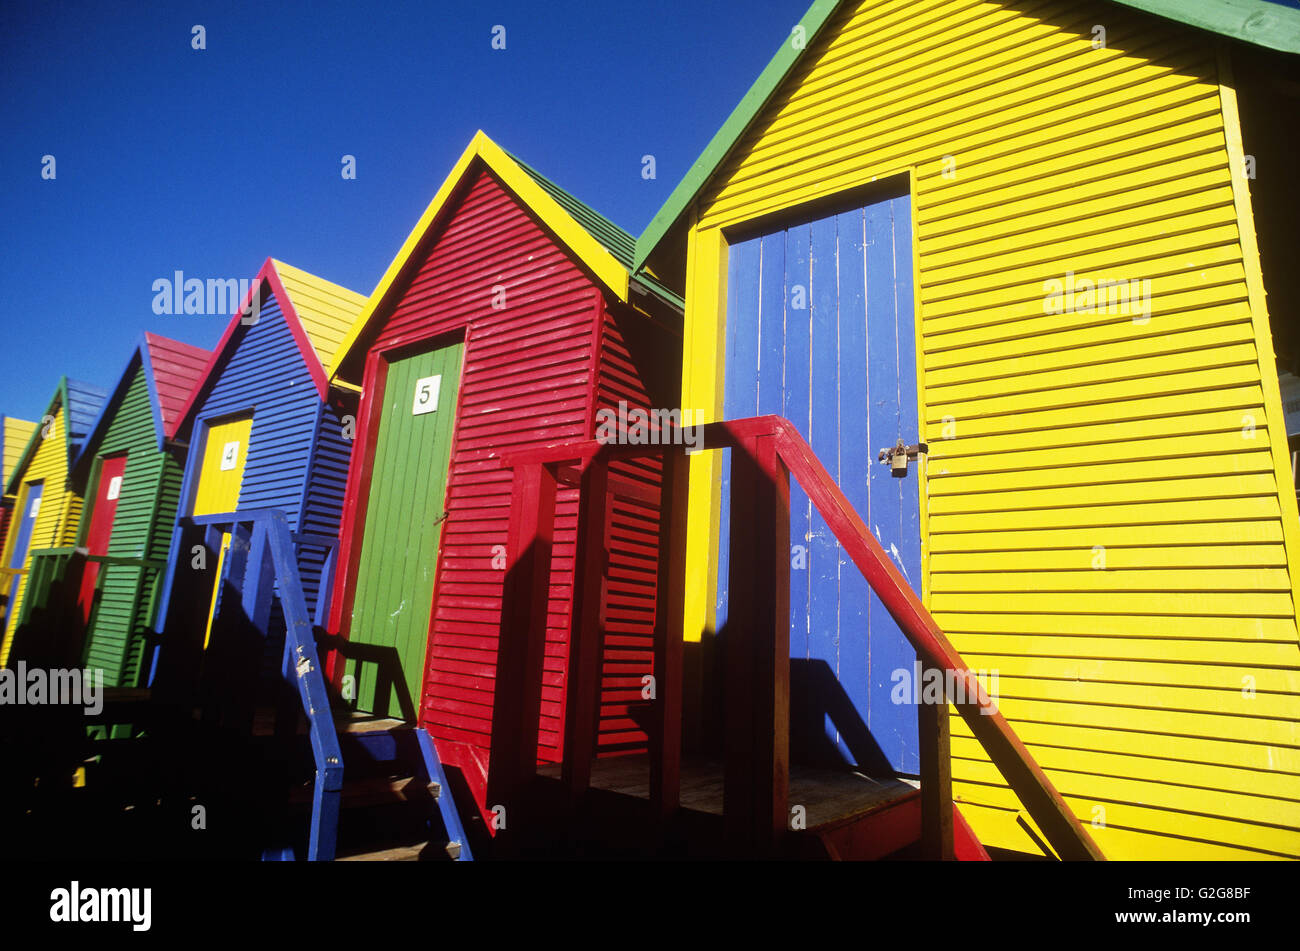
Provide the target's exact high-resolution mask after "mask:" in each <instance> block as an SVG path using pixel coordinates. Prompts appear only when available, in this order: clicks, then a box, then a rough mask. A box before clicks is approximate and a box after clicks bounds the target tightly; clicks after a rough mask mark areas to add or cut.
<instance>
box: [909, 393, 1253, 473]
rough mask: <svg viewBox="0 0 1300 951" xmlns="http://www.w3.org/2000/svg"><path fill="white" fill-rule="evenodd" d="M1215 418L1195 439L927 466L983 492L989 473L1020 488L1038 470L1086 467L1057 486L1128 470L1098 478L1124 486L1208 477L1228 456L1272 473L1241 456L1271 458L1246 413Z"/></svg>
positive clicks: (1107, 436) (1107, 442)
mask: <svg viewBox="0 0 1300 951" xmlns="http://www.w3.org/2000/svg"><path fill="white" fill-rule="evenodd" d="M1206 415H1209V414H1206ZM1214 415H1219V416H1221V420H1220V421H1221V427H1220V428H1219V430H1218V431H1217V432H1208V433H1198V434H1195V435H1183V434H1177V435H1173V436H1163V435H1161V436H1149V437H1146V438H1142V437H1138V438H1136V439H1114V438H1113V436H1114V433H1113V432H1105V433H1104V434H1103V437H1102V438H1101V439H1098V440H1096V441H1094V442H1088V441H1082V442H1074V443H1072V444H1070V445H1065V446H1056V447H1045V448H1042V449H1023V450H1019V451H1010V450H1005V449H1003V450H1001V451H998V452H988V453H984V454H978V453H964V454H962V455H951V456H942V457H938V458H936V457H934V456H931V457H930V459H929V461H928V464H927V466H926V474H927V476H928V477H929V479H931V480H933V479H945V478H951V477H965V481H966V482H972V481H973V480H972V478H971V477H978V478H979V480H980V481H981V487H983V485H984V484H986V483H987V479H985V478H984V477H985V476H986V475H987V474H988V473H993V472H1004V473H1007V474H1008V477H1009V478H1010V479H1012V480H1013V481H1010V482H1008V483H1007V484H1008V485H1013V484H1026V485H1027V484H1030V483H1016V482H1015V481H1014V479H1015V477H1016V474H1019V473H1027V472H1028V471H1029V470H1033V469H1057V468H1058V467H1073V466H1078V467H1082V468H1081V469H1080V470H1079V471H1070V472H1064V473H1058V476H1057V477H1056V478H1054V479H1053V480H1052V483H1051V484H1058V485H1059V484H1060V483H1061V479H1062V478H1065V479H1071V480H1072V481H1075V479H1074V477H1076V476H1081V475H1082V476H1085V477H1088V478H1091V476H1088V473H1092V472H1093V470H1092V468H1091V467H1092V466H1094V465H1098V464H1106V463H1111V464H1117V465H1121V466H1124V467H1125V468H1124V469H1121V470H1119V471H1118V472H1111V473H1104V472H1100V471H1098V472H1097V473H1096V475H1098V476H1099V477H1101V478H1117V479H1118V480H1121V481H1131V480H1132V479H1135V478H1138V477H1139V475H1147V474H1149V476H1150V477H1151V478H1162V477H1167V476H1173V475H1192V474H1194V473H1196V472H1198V471H1202V469H1204V470H1205V471H1213V467H1218V466H1220V465H1221V464H1222V463H1221V462H1220V461H1219V460H1215V459H1211V458H1209V457H1212V456H1216V455H1220V454H1223V453H1230V454H1232V455H1234V456H1237V457H1238V458H1236V459H1234V460H1232V462H1231V463H1230V465H1231V466H1232V467H1233V468H1234V469H1235V471H1238V472H1246V471H1253V472H1262V471H1266V470H1264V469H1259V468H1255V466H1254V464H1252V465H1251V466H1250V467H1249V468H1247V467H1246V466H1245V465H1244V464H1243V459H1242V458H1241V456H1242V455H1243V454H1247V453H1248V454H1250V456H1251V458H1252V460H1253V458H1254V456H1256V455H1264V456H1268V452H1267V438H1268V434H1267V432H1266V431H1265V430H1263V429H1248V430H1246V429H1243V428H1242V426H1241V416H1242V415H1243V414H1242V413H1240V412H1233V413H1231V414H1214ZM1260 415H1261V416H1262V415H1263V414H1262V413H1261V414H1260ZM1193 419H1196V417H1193ZM1203 420H1204V416H1203V417H1202V421H1201V425H1205V422H1204V421H1203ZM1081 428H1092V427H1081ZM1144 460H1158V462H1154V463H1152V462H1145V461H1144ZM1137 463H1142V465H1141V466H1139V465H1137ZM1167 463H1168V464H1170V465H1171V468H1169V469H1164V468H1162V467H1163V466H1164V465H1165V464H1167ZM1175 463H1176V464H1177V466H1186V467H1185V468H1175V467H1172V466H1173V465H1174V464H1175ZM1129 467H1132V468H1129ZM1198 467H1200V468H1198ZM1268 468H1269V469H1271V468H1272V460H1271V458H1270V459H1269V460H1268ZM961 485H962V479H961V478H958V479H957V481H956V482H952V483H947V488H949V489H951V490H952V491H960V490H961Z"/></svg>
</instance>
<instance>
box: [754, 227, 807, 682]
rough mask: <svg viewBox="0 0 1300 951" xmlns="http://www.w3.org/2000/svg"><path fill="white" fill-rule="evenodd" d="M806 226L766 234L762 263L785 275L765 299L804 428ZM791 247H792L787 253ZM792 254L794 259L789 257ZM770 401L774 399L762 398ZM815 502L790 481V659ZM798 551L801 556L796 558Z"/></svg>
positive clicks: (799, 652)
mask: <svg viewBox="0 0 1300 951" xmlns="http://www.w3.org/2000/svg"><path fill="white" fill-rule="evenodd" d="M807 231H808V229H807V228H806V227H801V228H797V229H793V230H792V232H791V234H790V235H789V238H788V241H787V236H786V235H785V234H783V233H779V232H778V233H776V234H771V235H767V236H766V237H764V238H763V239H762V241H763V261H764V265H765V266H767V267H769V268H770V270H772V271H775V270H776V269H777V266H778V265H779V266H780V268H781V270H782V272H783V274H784V280H783V282H782V283H783V287H782V288H781V289H780V293H779V296H778V295H776V294H770V293H768V292H767V290H766V288H765V290H764V297H765V298H766V299H769V300H770V302H771V304H772V306H773V307H776V306H779V307H781V309H782V311H783V312H784V314H785V346H784V348H783V352H782V353H781V362H782V365H783V367H784V371H785V373H784V389H783V391H782V394H781V403H780V409H779V412H780V413H781V415H783V416H785V417H786V418H787V419H789V420H791V421H798V425H799V426H807V424H808V420H809V418H810V414H811V395H812V393H811V387H812V375H811V367H810V362H811V352H812V348H811V340H812V318H811V307H812V304H811V296H812V291H811V277H810V265H809V257H808V254H809V249H808V240H809V236H808V233H807ZM787 244H788V245H789V247H788V249H787ZM787 250H788V251H789V255H788V256H787V253H786V252H787ZM760 403H770V400H760ZM811 514H812V503H811V502H810V501H809V500H808V496H807V494H805V493H804V491H803V489H802V488H800V487H799V483H797V482H794V481H791V483H790V547H791V559H790V656H791V657H804V658H806V657H807V656H808V651H809V649H810V647H809V643H808V635H809V630H808V617H809V614H808V612H809V608H810V607H811V604H810V601H809V597H810V590H811V589H810V583H809V566H810V561H809V547H810V545H811V539H812V535H811V525H810V522H809V519H810V516H811ZM796 552H797V558H796Z"/></svg>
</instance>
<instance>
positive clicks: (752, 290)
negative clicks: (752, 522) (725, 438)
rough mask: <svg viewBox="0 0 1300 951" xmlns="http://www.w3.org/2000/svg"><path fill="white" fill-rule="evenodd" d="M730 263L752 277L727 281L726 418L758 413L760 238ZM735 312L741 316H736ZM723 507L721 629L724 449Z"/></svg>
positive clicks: (725, 529) (721, 530)
mask: <svg viewBox="0 0 1300 951" xmlns="http://www.w3.org/2000/svg"><path fill="white" fill-rule="evenodd" d="M728 260H729V261H730V264H729V267H730V268H732V269H734V270H735V271H736V272H738V273H740V274H745V275H751V276H752V279H749V280H745V281H734V282H730V283H728V285H727V297H728V304H727V313H728V315H729V317H728V320H727V353H729V354H734V355H735V357H736V360H735V366H734V368H733V367H732V366H731V364H730V363H729V364H728V367H727V373H726V377H727V380H728V383H729V385H727V386H726V387H725V388H724V391H723V392H724V399H723V406H722V418H723V419H739V418H744V417H746V416H753V415H754V414H755V413H756V412H757V411H758V345H759V341H758V322H759V309H758V308H759V267H760V264H761V261H762V255H761V246H760V243H759V241H758V239H753V240H750V241H741V242H738V243H736V244H733V245H732V246H731V248H730V250H729V252H728ZM730 315H734V318H735V319H731V316H730ZM720 467H721V470H722V508H721V511H720V519H721V520H720V522H719V523H718V596H717V604H716V608H717V621H716V624H717V629H718V630H719V631H721V630H722V629H723V628H724V627H726V624H727V577H728V576H727V567H728V565H729V564H730V563H731V559H730V555H729V552H730V548H731V450H729V449H727V450H724V451H723V453H722V461H721V466H720Z"/></svg>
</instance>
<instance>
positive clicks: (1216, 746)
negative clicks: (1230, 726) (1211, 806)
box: [951, 717, 1300, 799]
mask: <svg viewBox="0 0 1300 951" xmlns="http://www.w3.org/2000/svg"><path fill="white" fill-rule="evenodd" d="M951 725H952V737H953V740H954V742H957V741H964V742H966V743H968V744H970V745H972V746H974V745H978V744H977V743H976V740H975V739H974V737H973V736H972V735H971V733H970V731H969V730H968V729H966V728H965V724H964V723H963V722H962V721H961V718H960V717H957V718H954V719H952V721H951ZM1137 725H1138V726H1141V725H1142V724H1140V723H1139V724H1137ZM1016 732H1017V733H1018V734H1020V737H1021V739H1023V740H1024V741H1025V743H1027V744H1029V745H1030V746H1031V747H1032V748H1033V749H1034V750H1035V751H1037V750H1040V749H1041V750H1043V751H1045V752H1044V755H1045V756H1046V757H1047V758H1049V759H1057V760H1058V761H1060V760H1064V758H1065V757H1066V756H1068V755H1069V754H1071V753H1078V754H1079V757H1080V759H1079V760H1078V762H1079V763H1080V767H1076V768H1082V764H1084V763H1087V764H1089V765H1090V766H1091V767H1092V768H1094V769H1097V770H1098V771H1099V772H1102V773H1112V772H1115V771H1116V770H1118V771H1119V772H1118V775H1129V773H1131V772H1132V769H1133V764H1132V759H1133V758H1135V757H1136V758H1145V759H1147V760H1149V762H1148V763H1146V765H1145V766H1144V767H1143V769H1145V770H1148V771H1150V772H1151V775H1154V776H1160V775H1167V776H1170V777H1173V776H1178V777H1188V776H1192V777H1197V776H1200V775H1201V773H1200V770H1201V769H1202V768H1203V767H1204V766H1205V765H1207V764H1213V765H1215V766H1219V767H1222V768H1224V769H1230V770H1234V771H1237V770H1239V771H1242V772H1245V773H1248V774H1253V775H1255V776H1258V775H1259V774H1261V773H1266V774H1270V776H1271V777H1272V779H1271V780H1270V783H1272V786H1270V788H1281V789H1287V788H1290V784H1291V783H1292V782H1293V780H1292V777H1294V776H1296V775H1297V774H1298V771H1300V753H1298V752H1297V751H1296V750H1295V749H1294V748H1293V747H1287V746H1280V745H1274V746H1270V745H1268V744H1266V743H1257V742H1252V741H1250V739H1249V738H1248V739H1246V740H1244V741H1242V740H1237V739H1215V738H1211V737H1204V736H1180V735H1178V734H1174V733H1153V732H1144V731H1142V730H1140V729H1124V728H1119V729H1111V728H1107V727H1104V726H1091V725H1086V724H1079V725H1075V724H1060V723H1035V722H1033V721H1024V722H1023V723H1022V724H1021V725H1020V726H1018V727H1017V728H1016ZM1035 755H1037V754H1035ZM1111 755H1114V756H1115V757H1116V758H1115V759H1114V760H1113V761H1111V763H1110V764H1109V766H1108V767H1107V766H1103V765H1102V764H1103V763H1104V762H1105V757H1107V756H1111ZM971 758H973V759H978V758H979V757H977V756H972V757H971ZM1064 761H1065V762H1067V763H1068V762H1069V761H1068V760H1064ZM1163 770H1168V771H1169V772H1162V771H1163ZM1192 784H1197V781H1193V782H1192ZM1203 784H1205V785H1209V786H1211V787H1212V788H1214V783H1211V782H1204V783H1203ZM1253 786H1254V788H1259V780H1256V781H1255V783H1254V784H1253ZM1262 794H1263V792H1262V791H1261V795H1262ZM1288 798H1292V799H1294V794H1292V795H1291V796H1290V797H1288Z"/></svg>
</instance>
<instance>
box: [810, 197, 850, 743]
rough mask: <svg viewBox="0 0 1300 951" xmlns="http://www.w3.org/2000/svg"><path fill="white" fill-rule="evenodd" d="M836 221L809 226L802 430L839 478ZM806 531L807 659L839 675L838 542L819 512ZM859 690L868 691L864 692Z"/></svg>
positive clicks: (831, 737)
mask: <svg viewBox="0 0 1300 951" xmlns="http://www.w3.org/2000/svg"><path fill="white" fill-rule="evenodd" d="M836 224H837V223H836V220H835V218H821V219H819V220H817V221H814V222H813V223H812V224H811V225H810V226H809V228H808V230H809V232H810V240H811V247H810V251H809V259H810V270H811V278H810V279H811V282H812V284H811V288H810V295H809V296H810V298H811V316H812V326H813V332H812V339H811V346H812V361H811V369H810V371H809V372H810V377H811V379H812V381H813V386H812V394H811V412H810V416H809V420H808V423H807V425H806V426H805V427H804V428H802V429H801V430H800V431H801V432H802V433H803V434H804V435H805V437H806V438H807V439H808V443H809V445H810V446H812V449H813V452H815V453H816V454H817V458H818V459H820V460H821V462H822V465H824V466H825V467H826V469H827V471H828V472H830V474H831V477H832V478H834V479H835V480H836V481H837V482H840V481H842V480H841V478H840V468H839V444H840V432H839V429H840V425H839V411H840V407H839V399H838V396H839V380H840V365H839V294H840V290H839V269H840V259H839V237H838V233H837V228H836ZM800 230H803V229H800ZM846 370H848V371H850V372H851V371H852V367H851V366H850V367H847V368H846ZM809 530H810V534H811V540H810V542H809V546H808V573H809V583H810V587H811V593H810V596H809V607H808V620H807V624H808V660H809V662H810V664H813V665H816V666H818V667H820V665H821V664H822V663H824V664H826V666H828V667H829V668H830V669H831V670H832V671H835V672H836V673H837V674H839V673H841V672H842V671H843V670H845V669H846V668H844V667H843V666H842V664H841V662H840V617H839V613H840V607H841V605H840V586H839V562H840V550H839V543H838V542H837V541H836V539H835V536H834V534H833V533H832V532H831V530H830V527H829V526H828V525H827V524H826V521H825V519H823V518H822V516H821V514H820V513H818V512H815V511H814V512H813V513H812V517H811V522H810V529H809ZM850 669H851V668H850ZM841 683H843V684H844V687H845V689H846V691H847V692H848V693H849V696H850V697H851V698H853V699H854V700H855V702H857V701H858V700H859V697H855V696H854V693H855V691H854V688H855V687H857V686H858V683H857V682H856V681H855V679H854V678H853V677H847V678H844V677H842V678H841ZM861 692H862V694H865V693H866V691H865V690H863V691H861ZM861 699H865V697H862V698H861ZM859 709H861V707H860V706H859ZM823 731H824V733H825V735H826V738H827V740H828V741H829V743H830V744H832V745H834V744H836V743H838V740H839V731H838V729H837V727H836V724H835V723H834V721H833V720H832V719H831V717H830V716H829V715H827V716H826V717H825V718H824V722H823ZM841 755H844V756H845V758H846V759H849V758H850V757H849V754H848V750H847V749H844V750H842V751H841Z"/></svg>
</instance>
